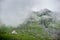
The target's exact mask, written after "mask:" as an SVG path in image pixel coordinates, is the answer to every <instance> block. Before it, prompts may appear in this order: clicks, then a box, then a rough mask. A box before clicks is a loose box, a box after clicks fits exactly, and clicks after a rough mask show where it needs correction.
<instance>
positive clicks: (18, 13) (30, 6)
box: [0, 0, 60, 26]
mask: <svg viewBox="0 0 60 40" xmlns="http://www.w3.org/2000/svg"><path fill="white" fill-rule="evenodd" d="M59 4H60V0H0V20H1V21H2V23H4V24H6V25H13V26H14V25H18V24H20V23H22V22H23V21H24V20H25V18H26V17H27V16H28V14H29V13H30V12H31V11H39V10H41V9H44V8H47V9H49V10H51V11H53V12H58V13H57V15H58V17H60V5H59Z"/></svg>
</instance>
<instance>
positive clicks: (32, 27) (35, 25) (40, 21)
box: [17, 9, 58, 38]
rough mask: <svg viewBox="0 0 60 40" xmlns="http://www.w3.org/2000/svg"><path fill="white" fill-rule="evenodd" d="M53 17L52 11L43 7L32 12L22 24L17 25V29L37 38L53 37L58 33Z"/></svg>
mask: <svg viewBox="0 0 60 40" xmlns="http://www.w3.org/2000/svg"><path fill="white" fill-rule="evenodd" d="M55 19H56V18H55V16H54V12H52V11H50V10H48V9H43V10H41V11H37V12H32V13H31V14H30V15H29V17H28V18H27V19H26V20H25V21H24V22H23V24H21V25H20V26H18V27H17V29H18V30H20V32H23V33H29V34H31V35H34V37H38V38H39V37H40V38H41V37H43V38H44V37H52V38H55V37H56V35H57V33H58V32H57V30H56V29H57V28H56V25H55ZM46 35H47V36H46Z"/></svg>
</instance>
